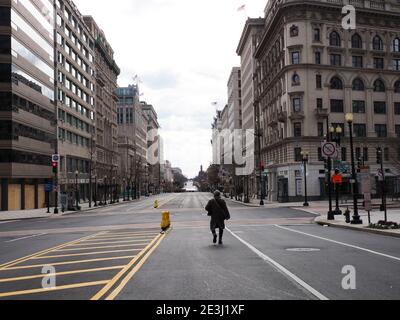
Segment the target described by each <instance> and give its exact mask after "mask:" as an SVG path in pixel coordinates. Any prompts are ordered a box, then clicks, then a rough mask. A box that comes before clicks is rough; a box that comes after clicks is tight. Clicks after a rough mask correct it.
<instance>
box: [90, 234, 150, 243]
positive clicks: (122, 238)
mask: <svg viewBox="0 0 400 320" xmlns="http://www.w3.org/2000/svg"><path fill="white" fill-rule="evenodd" d="M156 236H157V234H152V235H144V236H131V237H112V238H103V237H101V238H99V237H96V238H93V239H91V240H90V241H113V240H116V241H117V240H118V241H119V240H128V239H131V240H132V239H142V238H151V239H154V238H155V237H156ZM85 242H89V241H85Z"/></svg>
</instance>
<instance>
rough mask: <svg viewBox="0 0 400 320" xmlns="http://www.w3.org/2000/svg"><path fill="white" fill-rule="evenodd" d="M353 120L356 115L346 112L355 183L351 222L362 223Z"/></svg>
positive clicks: (353, 180) (353, 181)
mask: <svg viewBox="0 0 400 320" xmlns="http://www.w3.org/2000/svg"><path fill="white" fill-rule="evenodd" d="M353 121H354V116H353V114H352V113H348V114H346V122H347V123H348V124H349V129H350V150H351V170H352V181H351V182H352V184H353V202H354V215H353V220H352V221H351V224H362V223H363V221H362V220H361V218H360V215H359V213H358V182H357V172H356V162H355V156H354V142H353Z"/></svg>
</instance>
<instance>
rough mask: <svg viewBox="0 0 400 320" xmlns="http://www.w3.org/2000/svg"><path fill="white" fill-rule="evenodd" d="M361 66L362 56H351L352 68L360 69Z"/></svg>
mask: <svg viewBox="0 0 400 320" xmlns="http://www.w3.org/2000/svg"><path fill="white" fill-rule="evenodd" d="M363 65H364V64H363V57H362V56H353V68H362V67H363Z"/></svg>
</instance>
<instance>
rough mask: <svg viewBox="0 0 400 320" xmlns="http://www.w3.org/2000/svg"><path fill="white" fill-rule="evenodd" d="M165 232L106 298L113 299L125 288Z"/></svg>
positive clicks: (161, 239)
mask: <svg viewBox="0 0 400 320" xmlns="http://www.w3.org/2000/svg"><path fill="white" fill-rule="evenodd" d="M165 236H166V235H165V234H164V235H163V236H162V237H161V238H160V239H159V240H158V241H157V243H156V244H155V245H154V246H153V247H152V248H151V249H150V250H149V251H148V252H147V254H146V255H145V256H144V257H143V259H142V260H140V262H139V263H138V264H137V265H136V266H135V267H134V268H133V269H132V271H131V272H129V274H128V275H127V276H126V277H125V278H124V279H123V280H122V281H121V283H120V284H119V286H118V287H117V288H115V289H114V291H113V292H112V293H111V294H110V295H109V296H108V297H107V298H106V300H114V299H115V298H116V297H117V295H118V294H120V292H121V291H122V290H123V289H124V288H125V286H126V285H127V283H128V282H129V280H131V279H132V278H133V276H134V275H135V274H136V273H137V272H138V271H139V270H140V268H141V267H142V266H143V265H144V264H145V263H146V261H147V260H148V259H149V258H150V256H151V255H152V253H153V252H154V251H155V250H156V249H157V248H158V246H159V245H160V243H161V242H162V241H163V240H164V238H165Z"/></svg>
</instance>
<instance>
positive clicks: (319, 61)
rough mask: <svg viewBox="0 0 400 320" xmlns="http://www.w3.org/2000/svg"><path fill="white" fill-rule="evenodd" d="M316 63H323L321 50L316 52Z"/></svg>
mask: <svg viewBox="0 0 400 320" xmlns="http://www.w3.org/2000/svg"><path fill="white" fill-rule="evenodd" d="M315 64H321V52H319V51H317V52H315Z"/></svg>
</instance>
